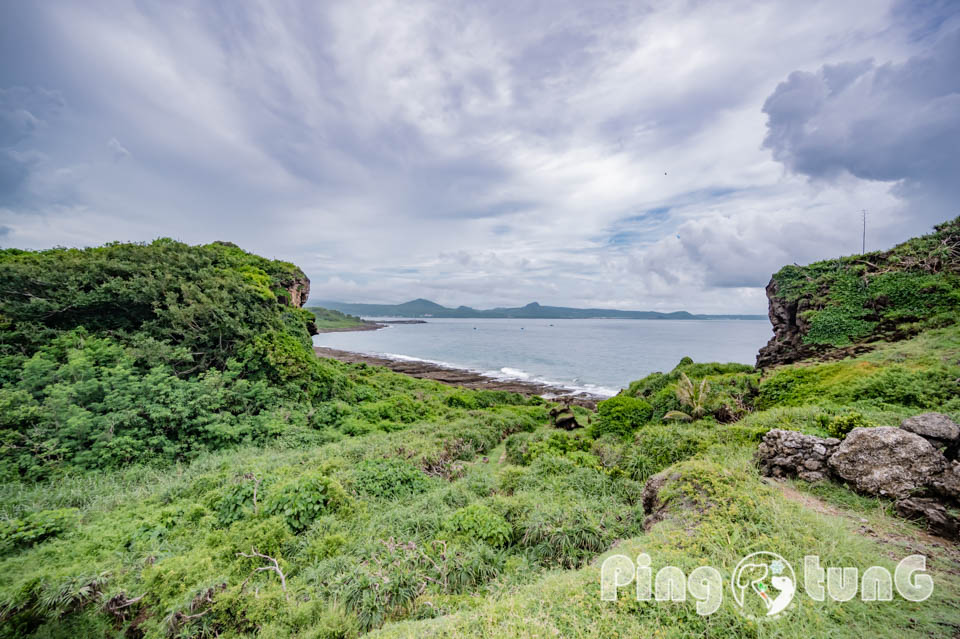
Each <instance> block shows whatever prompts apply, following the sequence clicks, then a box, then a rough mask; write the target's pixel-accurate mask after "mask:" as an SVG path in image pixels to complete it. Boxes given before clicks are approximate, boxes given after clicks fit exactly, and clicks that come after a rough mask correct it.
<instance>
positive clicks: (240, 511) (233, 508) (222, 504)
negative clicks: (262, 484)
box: [216, 478, 263, 526]
mask: <svg viewBox="0 0 960 639" xmlns="http://www.w3.org/2000/svg"><path fill="white" fill-rule="evenodd" d="M255 485H256V480H253V479H250V480H247V479H243V478H241V479H238V480H237V481H236V482H234V483H233V484H231V485H230V486H228V487H227V488H226V489H224V491H223V497H221V498H220V501H219V502H217V506H216V510H217V522H218V523H219V524H220V525H221V526H229V525H230V524H232V523H233V522H235V521H239V520H241V519H243V518H245V517H248V516H249V515H251V514H253V490H254V486H255ZM258 488H259V487H258ZM258 497H259V498H260V499H261V500H262V499H263V492H262V490H261V491H260V492H259V495H258Z"/></svg>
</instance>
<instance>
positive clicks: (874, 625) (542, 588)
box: [374, 328, 960, 638]
mask: <svg viewBox="0 0 960 639" xmlns="http://www.w3.org/2000/svg"><path fill="white" fill-rule="evenodd" d="M958 364H960V330H957V329H956V328H949V329H940V330H936V331H929V332H926V333H923V334H921V335H919V336H917V337H915V338H914V339H911V340H908V341H905V342H899V343H894V344H882V345H880V346H879V347H878V348H877V350H875V351H874V352H872V353H870V354H868V355H865V356H862V357H858V358H854V359H848V360H844V361H842V362H837V363H831V364H812V365H811V364H800V365H795V366H790V367H783V368H781V369H778V370H776V371H774V372H773V373H772V375H770V376H769V377H768V378H767V379H766V380H764V382H763V383H761V386H760V388H761V392H762V389H763V387H764V384H765V383H766V382H769V381H771V380H775V381H782V379H779V378H783V379H790V380H792V379H793V378H794V375H795V374H796V373H797V372H798V371H803V372H805V373H808V374H810V375H811V376H813V377H814V378H815V379H816V381H815V382H814V383H811V384H810V385H808V386H807V387H805V388H804V389H803V391H802V392H798V393H797V394H796V396H794V397H792V398H791V401H790V403H791V404H794V405H791V406H783V407H780V406H777V407H772V408H769V409H766V410H761V411H757V412H754V413H752V414H750V415H749V416H748V417H747V418H746V419H744V420H742V421H741V422H740V423H739V424H738V426H734V427H730V426H722V425H716V424H708V423H703V422H701V423H699V424H697V425H698V426H699V427H700V429H701V434H703V432H704V430H705V429H712V430H713V432H714V435H715V439H716V440H717V443H714V444H712V445H708V446H706V447H705V448H701V449H700V450H699V451H698V452H696V453H694V454H693V456H691V457H690V458H689V459H687V460H683V461H680V462H679V463H678V464H677V465H675V466H674V470H676V471H677V472H679V473H681V475H682V477H683V480H682V483H681V487H680V488H679V492H680V493H681V494H682V493H683V490H684V487H685V486H686V487H690V490H689V493H690V494H695V495H698V497H697V498H698V499H703V503H706V504H709V505H708V509H707V512H706V514H701V513H698V512H697V511H696V510H691V509H690V508H689V506H688V505H685V504H683V503H682V502H680V501H679V500H678V506H677V507H676V510H675V511H674V515H675V517H674V518H673V519H670V520H668V521H666V522H663V523H661V524H658V525H656V526H655V527H654V528H653V529H652V530H651V531H650V532H648V533H645V534H641V535H639V536H636V537H633V538H630V539H628V540H624V541H623V542H622V543H621V544H620V545H618V546H617V547H616V549H615V550H613V551H610V552H608V553H606V554H605V555H604V557H605V556H607V555H609V554H615V553H617V554H626V555H628V556H631V555H636V554H637V553H640V552H646V553H648V554H650V555H651V557H652V558H653V568H654V570H656V569H657V568H658V567H662V566H665V565H676V566H678V567H681V568H683V569H684V571H685V573H687V574H689V572H690V571H691V570H692V569H693V568H695V567H696V566H698V565H703V564H707V565H712V566H715V567H718V568H720V569H721V572H722V574H723V576H724V579H725V580H728V579H729V571H730V570H732V568H733V566H734V565H735V564H736V563H737V561H738V560H739V559H740V557H742V556H744V555H746V554H748V553H750V552H754V551H758V550H767V551H773V552H777V553H779V554H781V555H782V556H784V557H785V558H786V559H787V560H788V561H790V562H791V563H792V565H793V566H794V567H795V569H796V568H797V567H799V566H801V565H802V561H803V556H804V555H807V554H816V555H819V556H820V558H821V564H822V565H824V566H828V565H834V566H839V565H843V566H858V567H861V569H862V568H866V567H867V566H871V565H880V566H885V567H887V568H888V569H890V570H891V571H892V570H893V568H894V565H895V561H894V560H899V559H901V558H903V557H905V556H907V555H910V554H913V553H917V552H919V553H921V554H925V555H927V556H928V557H929V560H930V563H928V569H929V570H930V572H931V574H932V575H933V578H934V582H935V591H934V596H933V597H932V598H931V599H929V600H927V601H926V602H923V603H910V602H907V601H905V600H903V599H900V598H899V596H898V595H895V601H894V602H892V603H865V602H862V601H860V600H859V598H856V599H854V600H852V601H850V602H846V603H842V604H841V603H836V602H823V603H816V602H813V601H812V600H809V599H808V598H806V597H805V596H804V595H802V594H800V593H798V597H797V599H796V600H795V606H794V608H792V609H791V611H790V613H789V615H788V616H787V617H786V619H785V620H783V621H776V622H772V623H766V624H764V625H763V626H762V627H758V626H757V625H756V624H755V623H752V622H750V621H748V620H745V619H744V618H742V617H741V616H740V615H739V614H738V613H737V612H736V611H735V607H734V606H733V605H732V604H730V602H729V599H730V593H729V590H728V591H726V592H725V602H724V604H723V606H722V607H721V609H720V610H719V611H718V612H717V613H716V614H714V615H712V616H710V617H706V618H704V617H700V616H698V615H696V614H695V611H694V608H693V603H692V599H691V600H690V601H689V602H688V603H685V604H666V603H664V604H658V603H638V602H636V601H634V600H633V599H632V598H631V597H630V591H631V588H630V587H627V588H624V589H623V590H624V592H625V593H626V595H625V596H623V597H622V598H621V599H620V601H618V602H617V603H607V602H601V601H600V597H599V565H600V562H601V559H602V558H601V559H597V560H595V561H593V562H591V564H590V566H589V567H585V568H583V569H581V570H578V571H575V572H561V573H555V574H552V575H549V576H546V577H544V578H543V579H540V580H537V581H536V582H535V583H533V584H531V585H529V586H525V587H521V588H517V589H515V590H512V591H510V592H507V593H504V594H501V595H498V596H490V597H488V598H486V599H485V600H484V601H483V602H482V603H480V604H478V605H475V607H473V606H471V608H470V609H465V610H462V611H459V612H458V613H456V614H454V615H450V616H447V617H443V618H441V619H436V620H430V621H422V622H409V621H408V622H404V623H399V624H393V625H390V626H387V627H385V628H383V629H381V630H380V631H379V632H378V633H375V635H374V636H377V637H431V636H436V637H441V636H442V637H472V636H485V637H516V636H534V637H548V636H549V637H554V636H583V637H588V636H604V637H621V636H622V637H628V636H644V637H689V636H715V637H728V636H736V637H760V636H762V637H798V638H800V637H811V636H816V637H821V636H822V637H826V636H830V637H861V636H877V637H954V636H956V632H957V630H958V628H960V603H958V602H960V578H958V574H960V572H958V571H960V551H958V550H957V549H956V547H953V549H952V550H950V548H951V546H950V544H949V542H946V543H945V546H941V545H939V542H937V541H936V540H932V541H931V539H930V538H929V537H927V536H925V535H924V534H923V532H922V530H921V529H920V528H919V527H917V526H916V525H915V524H913V523H910V522H906V521H903V520H901V519H899V518H896V517H894V516H892V513H891V509H890V505H889V503H886V502H883V501H881V500H872V499H868V498H863V497H859V496H857V495H855V494H854V493H852V492H850V491H849V490H847V489H846V488H844V487H841V486H839V485H837V484H831V483H821V484H817V485H808V484H806V483H805V482H792V485H793V487H794V488H795V489H799V490H800V491H802V492H803V493H806V494H808V495H810V501H809V502H806V503H802V502H799V501H798V500H795V499H788V498H787V497H786V496H785V495H784V491H782V490H780V489H778V488H777V487H775V486H773V485H771V484H770V483H769V482H768V481H765V480H763V479H762V478H761V477H759V476H758V473H757V470H756V468H755V467H754V465H753V463H752V461H751V457H752V454H753V451H754V449H755V444H754V443H752V442H745V441H739V442H738V441H734V442H733V443H724V440H726V439H728V438H725V437H722V436H716V435H717V431H721V432H722V431H723V430H726V429H731V428H737V427H739V428H741V429H744V430H749V429H751V428H757V429H759V432H764V431H765V430H766V429H767V428H771V427H781V428H792V429H796V430H801V431H804V432H807V433H810V434H817V435H826V433H825V432H824V431H823V428H822V424H823V420H822V418H818V416H820V415H834V414H837V413H842V412H843V411H848V410H850V409H851V408H855V409H857V410H859V411H861V412H862V413H863V414H864V415H865V416H866V417H867V418H868V419H869V420H870V421H871V422H872V423H874V424H875V425H897V424H899V422H900V420H901V419H902V418H903V417H904V416H907V415H911V414H916V413H917V412H920V411H921V407H920V406H905V405H903V404H901V403H896V402H897V401H899V400H900V399H902V397H903V396H902V395H900V394H899V393H897V392H896V391H895V389H888V390H890V391H892V392H891V393H889V394H887V395H880V396H876V397H873V398H869V399H865V400H859V401H851V400H850V399H849V398H842V399H841V402H843V403H837V401H836V399H834V398H832V397H831V396H830V395H831V393H836V394H841V396H842V393H843V392H844V390H843V387H844V386H845V385H846V386H847V387H849V385H850V384H851V383H861V382H862V381H863V379H864V378H866V379H867V380H868V381H869V380H870V378H871V377H879V376H883V375H884V372H883V371H885V370H890V368H891V367H894V370H900V369H903V370H908V371H913V372H916V373H919V374H921V375H923V374H927V373H930V371H940V370H941V369H943V368H944V367H946V370H947V372H948V374H949V376H952V379H951V380H950V381H951V382H953V383H954V384H955V381H954V380H956V379H957V378H958V377H960V367H958ZM817 373H819V374H817ZM847 392H852V391H850V389H849V388H847ZM933 392H934V394H936V391H933ZM906 397H907V401H908V403H910V402H912V401H913V396H912V395H910V394H907V395H906ZM954 397H956V392H955V391H954ZM890 400H893V401H890ZM933 401H936V400H933ZM939 408H941V409H943V410H945V411H946V412H948V413H949V414H950V415H951V416H952V417H953V418H954V419H958V418H960V401H958V400H957V399H956V398H954V399H953V400H951V401H949V402H948V403H947V404H946V405H941V406H939ZM651 428H664V427H651V426H648V427H647V429H651ZM665 428H668V429H674V431H675V432H674V434H675V436H676V437H675V440H674V442H675V443H677V442H682V441H683V440H684V437H683V435H682V434H681V431H680V429H681V428H682V427H680V426H669V427H665ZM732 439H734V440H737V439H741V435H739V434H738V435H734V436H733V437H732ZM637 443H638V445H639V446H640V447H641V448H647V449H649V448H650V447H649V444H650V442H644V435H643V433H642V432H641V434H639V435H638V436H637ZM645 443H646V444H647V445H646V446H644V444H645ZM694 487H695V488H694ZM675 490H676V489H675ZM818 498H822V499H823V500H825V501H826V503H823V502H821V501H819V500H818ZM725 583H728V581H725ZM796 602H799V604H800V605H796Z"/></svg>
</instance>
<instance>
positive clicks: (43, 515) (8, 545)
mask: <svg viewBox="0 0 960 639" xmlns="http://www.w3.org/2000/svg"><path fill="white" fill-rule="evenodd" d="M79 518H80V511H78V510H77V509H76V508H60V509H57V510H41V511H39V512H34V513H29V514H28V515H26V516H25V517H23V518H22V519H12V520H10V521H5V522H2V523H0V554H2V553H6V552H9V551H11V550H16V549H20V548H27V547H29V546H32V545H34V544H38V543H40V542H41V541H44V540H46V539H50V538H51V537H56V536H58V535H61V534H63V533H65V532H67V531H68V530H70V529H72V528H73V527H74V526H75V525H76V523H77V520H78V519H79Z"/></svg>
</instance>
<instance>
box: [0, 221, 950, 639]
mask: <svg viewBox="0 0 960 639" xmlns="http://www.w3.org/2000/svg"><path fill="white" fill-rule="evenodd" d="M0 256H2V258H0V287H2V289H3V290H4V291H5V293H4V296H3V298H2V300H0V323H2V339H0V429H2V430H0V437H2V439H0V463H2V466H0V472H2V483H0V637H35V638H40V637H44V638H67V637H70V638H73V637H77V636H81V637H86V636H110V637H113V636H128V637H149V638H166V637H218V636H219V637H253V636H258V637H297V638H303V639H306V638H311V639H316V638H320V637H357V636H360V635H366V634H370V635H371V636H376V635H379V636H383V637H400V636H411V637H413V636H416V637H421V636H422V637H427V636H452V637H458V636H464V637H467V636H491V637H516V636H661V637H687V636H716V637H727V636H738V637H756V636H759V635H761V634H762V635H763V636H778V637H809V636H831V637H841V638H842V637H857V636H863V635H864V634H870V635H871V636H890V637H898V638H900V637H950V636H952V634H953V633H955V629H956V627H957V626H960V609H958V607H957V604H956V602H957V601H960V579H958V577H957V575H958V574H960V570H958V566H957V564H956V563H955V562H954V561H952V560H951V559H950V557H951V555H950V554H949V553H945V552H937V553H935V554H933V555H932V559H931V564H930V565H929V566H928V567H929V569H930V570H931V572H932V574H933V576H934V580H935V583H936V590H935V594H934V597H933V598H931V599H930V600H928V601H926V602H922V603H910V602H907V601H903V600H899V599H898V600H896V601H895V602H892V603H891V604H889V605H885V606H879V605H876V604H872V603H865V602H861V601H859V600H858V599H854V600H852V601H849V602H845V603H837V602H823V603H816V602H812V601H810V600H806V599H805V600H804V601H803V602H801V604H800V605H798V606H796V607H795V608H794V609H793V610H792V611H791V612H790V613H789V617H788V618H787V619H786V620H784V621H783V622H772V623H771V624H770V625H767V626H765V627H764V628H762V629H761V628H759V627H758V626H757V624H755V623H754V622H751V621H750V620H748V619H746V618H744V617H741V616H740V615H739V614H738V613H737V612H736V610H735V607H734V606H733V604H731V603H729V602H725V603H724V605H723V606H722V607H721V609H720V610H719V611H718V612H717V613H715V614H714V615H712V616H710V617H700V616H699V615H697V614H696V612H695V609H694V606H693V603H692V601H689V602H687V603H655V602H637V601H636V600H635V599H634V598H633V597H631V596H629V594H630V593H629V592H625V593H624V594H623V596H622V597H621V598H620V600H619V601H618V602H602V601H601V600H600V597H599V578H598V570H599V565H600V564H599V561H598V559H599V558H601V557H602V556H603V555H604V553H607V552H617V553H626V554H631V555H636V554H637V553H639V552H646V553H648V554H650V555H651V557H652V558H653V561H654V567H655V568H656V567H659V566H663V565H674V566H678V567H681V568H682V569H684V570H685V572H687V573H689V572H690V571H691V570H692V569H693V568H694V567H696V566H699V565H702V564H710V565H713V566H716V567H718V568H720V569H721V571H722V572H723V575H724V578H725V579H729V572H730V571H731V570H732V569H733V567H734V565H735V564H736V563H737V561H738V560H739V558H740V557H741V556H743V555H745V554H747V553H749V552H752V551H754V550H767V551H773V552H778V553H780V554H782V555H783V556H784V557H785V558H787V559H788V560H789V561H790V562H792V563H793V565H794V566H800V565H802V558H803V556H804V555H806V554H818V555H820V557H821V561H822V562H823V563H824V564H826V565H833V566H840V565H844V566H861V567H866V566H870V565H881V566H885V567H888V568H892V566H893V564H894V563H895V561H896V559H898V558H901V557H903V556H906V555H908V554H912V553H913V552H915V551H916V550H917V548H918V544H921V543H922V538H920V537H918V536H917V535H916V527H915V525H914V524H911V523H908V522H904V521H902V520H894V519H891V518H890V517H889V515H888V513H887V511H886V510H885V507H884V506H883V505H882V504H878V503H876V502H873V501H871V500H866V499H864V498H862V497H858V496H856V495H854V494H853V493H851V492H850V491H848V490H847V489H846V488H843V487H841V486H818V487H813V488H806V487H804V486H800V485H799V484H798V485H797V487H796V490H803V491H807V493H808V495H809V497H810V498H811V499H813V498H817V499H823V500H825V502H828V503H829V504H830V507H831V508H832V509H833V510H832V511H831V512H834V513H835V514H833V515H825V514H823V512H819V511H816V510H813V509H811V508H809V507H807V506H806V505H804V504H803V503H800V502H797V501H791V500H787V499H786V498H785V497H784V493H782V492H781V490H780V489H778V488H776V487H774V486H772V485H770V484H768V483H766V482H764V481H763V480H762V479H761V478H760V477H759V476H758V473H757V470H756V468H755V467H754V465H753V463H752V461H751V457H752V454H753V451H754V450H755V447H756V444H757V442H758V441H759V440H760V438H761V437H762V436H763V434H764V433H765V432H766V431H767V430H769V429H770V428H775V427H778V428H793V429H797V430H801V431H803V432H807V433H811V434H817V435H821V436H826V435H828V434H834V435H837V436H842V435H843V434H844V433H845V432H847V431H848V430H849V429H850V428H853V427H855V426H862V425H869V426H875V425H895V424H898V423H899V421H900V420H901V419H902V418H903V417H905V416H909V415H913V414H917V413H919V412H923V411H926V410H931V409H936V410H940V411H943V412H946V413H948V414H950V415H951V416H953V417H954V418H960V399H958V396H957V395H958V394H957V387H956V380H957V379H958V378H960V329H958V328H957V327H956V326H955V325H951V326H947V327H944V328H937V329H928V330H924V331H922V332H920V333H918V334H917V335H916V336H914V337H913V338H911V339H909V340H903V341H898V342H893V343H882V344H880V345H879V346H878V347H877V348H875V349H874V350H872V351H870V352H868V353H865V354H861V355H859V356H857V357H853V358H848V359H845V360H842V361H836V362H829V363H819V362H805V363H802V364H798V365H793V366H785V367H780V368H777V369H773V370H770V371H767V372H766V373H764V374H763V375H762V376H761V374H760V373H759V372H758V371H756V370H754V369H753V368H752V367H750V366H744V365H740V364H716V363H710V364H702V363H699V364H698V363H694V362H693V361H691V360H690V359H689V358H684V359H683V360H682V361H681V362H680V363H679V364H678V365H677V367H675V368H674V369H673V370H671V371H669V372H666V373H654V374H652V375H649V376H647V377H645V378H643V379H641V380H638V381H636V382H633V383H632V384H631V385H630V387H629V388H628V389H626V390H625V391H623V392H622V393H621V394H620V395H618V396H616V397H613V398H611V399H609V400H606V401H604V402H601V403H600V406H599V408H598V411H597V413H596V415H593V416H592V422H591V423H590V425H589V427H588V428H586V429H579V430H576V431H573V432H567V431H563V430H558V429H556V428H554V427H552V426H551V425H550V418H549V409H550V405H549V404H548V403H546V402H544V401H543V400H541V399H539V398H525V397H522V396H520V395H516V394H512V393H501V392H490V391H478V392H474V391H467V390H463V389H454V388H449V387H446V386H442V385H439V384H436V383H434V382H430V381H426V380H417V379H413V378H409V377H405V376H401V375H397V374H394V373H392V372H390V371H388V370H386V369H381V368H376V367H370V366H366V365H362V364H358V365H346V364H340V363H338V362H334V361H329V360H319V359H316V358H314V357H313V354H312V351H311V349H310V343H309V331H310V323H311V321H312V317H311V316H310V314H309V313H305V312H304V311H302V310H301V309H298V308H296V307H295V306H292V305H290V304H289V303H287V301H288V300H289V299H290V296H289V293H287V291H288V288H289V287H290V286H296V280H297V279H298V277H300V276H301V275H302V274H299V272H298V271H297V270H296V268H295V267H292V265H285V264H283V263H274V262H268V261H266V260H261V259H260V258H257V257H256V256H251V255H249V254H247V253H244V252H243V251H240V250H239V249H237V248H236V247H233V246H230V245H223V244H213V245H207V246H200V247H190V246H186V245H183V244H178V243H175V242H170V241H168V240H162V241H158V242H155V243H152V244H149V245H120V244H117V245H110V246H107V247H102V248H99V249H88V250H85V251H73V250H66V249H55V250H52V251H44V252H40V253H28V252H21V251H5V252H3V253H2V254H0ZM198 273H204V274H205V276H207V277H210V278H212V279H211V280H206V279H204V278H203V277H200V276H199V275H198ZM223 291H228V292H229V293H230V294H224V293H223ZM285 293H287V294H286V295H285ZM35 298H39V299H35ZM35 307H36V308H35ZM707 389H709V390H707ZM671 411H683V412H684V413H685V414H686V415H687V416H689V418H690V419H689V420H687V421H678V420H673V419H671V418H670V415H671ZM667 468H670V472H671V474H675V475H676V480H675V481H673V482H672V483H670V484H668V486H667V487H665V488H664V490H663V491H662V492H661V495H660V497H661V500H662V501H663V503H664V508H665V510H664V514H665V517H664V521H662V522H660V523H658V524H656V525H655V526H653V527H651V528H649V529H645V528H644V519H645V517H646V516H647V514H648V513H645V512H644V508H643V504H642V501H643V499H642V496H643V487H644V483H645V482H646V481H647V480H648V479H649V478H650V477H651V476H652V475H653V474H655V473H658V472H660V471H662V470H665V469H667ZM864 519H866V520H867V523H866V524H864V522H863V521H862V520H864ZM865 525H866V526H869V528H870V530H872V531H876V534H877V537H875V538H871V537H868V536H865V535H862V534H861V533H860V531H861V527H863V526H865ZM886 533H889V535H888V536H886V537H885V535H886ZM890 540H900V541H890ZM614 548H615V550H612V549H614ZM928 554H929V553H928ZM625 591H630V589H629V588H627V589H625ZM725 601H726V600H725Z"/></svg>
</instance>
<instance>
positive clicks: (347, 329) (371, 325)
mask: <svg viewBox="0 0 960 639" xmlns="http://www.w3.org/2000/svg"><path fill="white" fill-rule="evenodd" d="M386 327H387V325H386V324H380V323H377V322H367V323H364V324H357V325H355V326H343V327H340V328H318V329H317V335H321V334H323V333H353V332H355V331H377V330H380V329H381V328H386Z"/></svg>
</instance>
